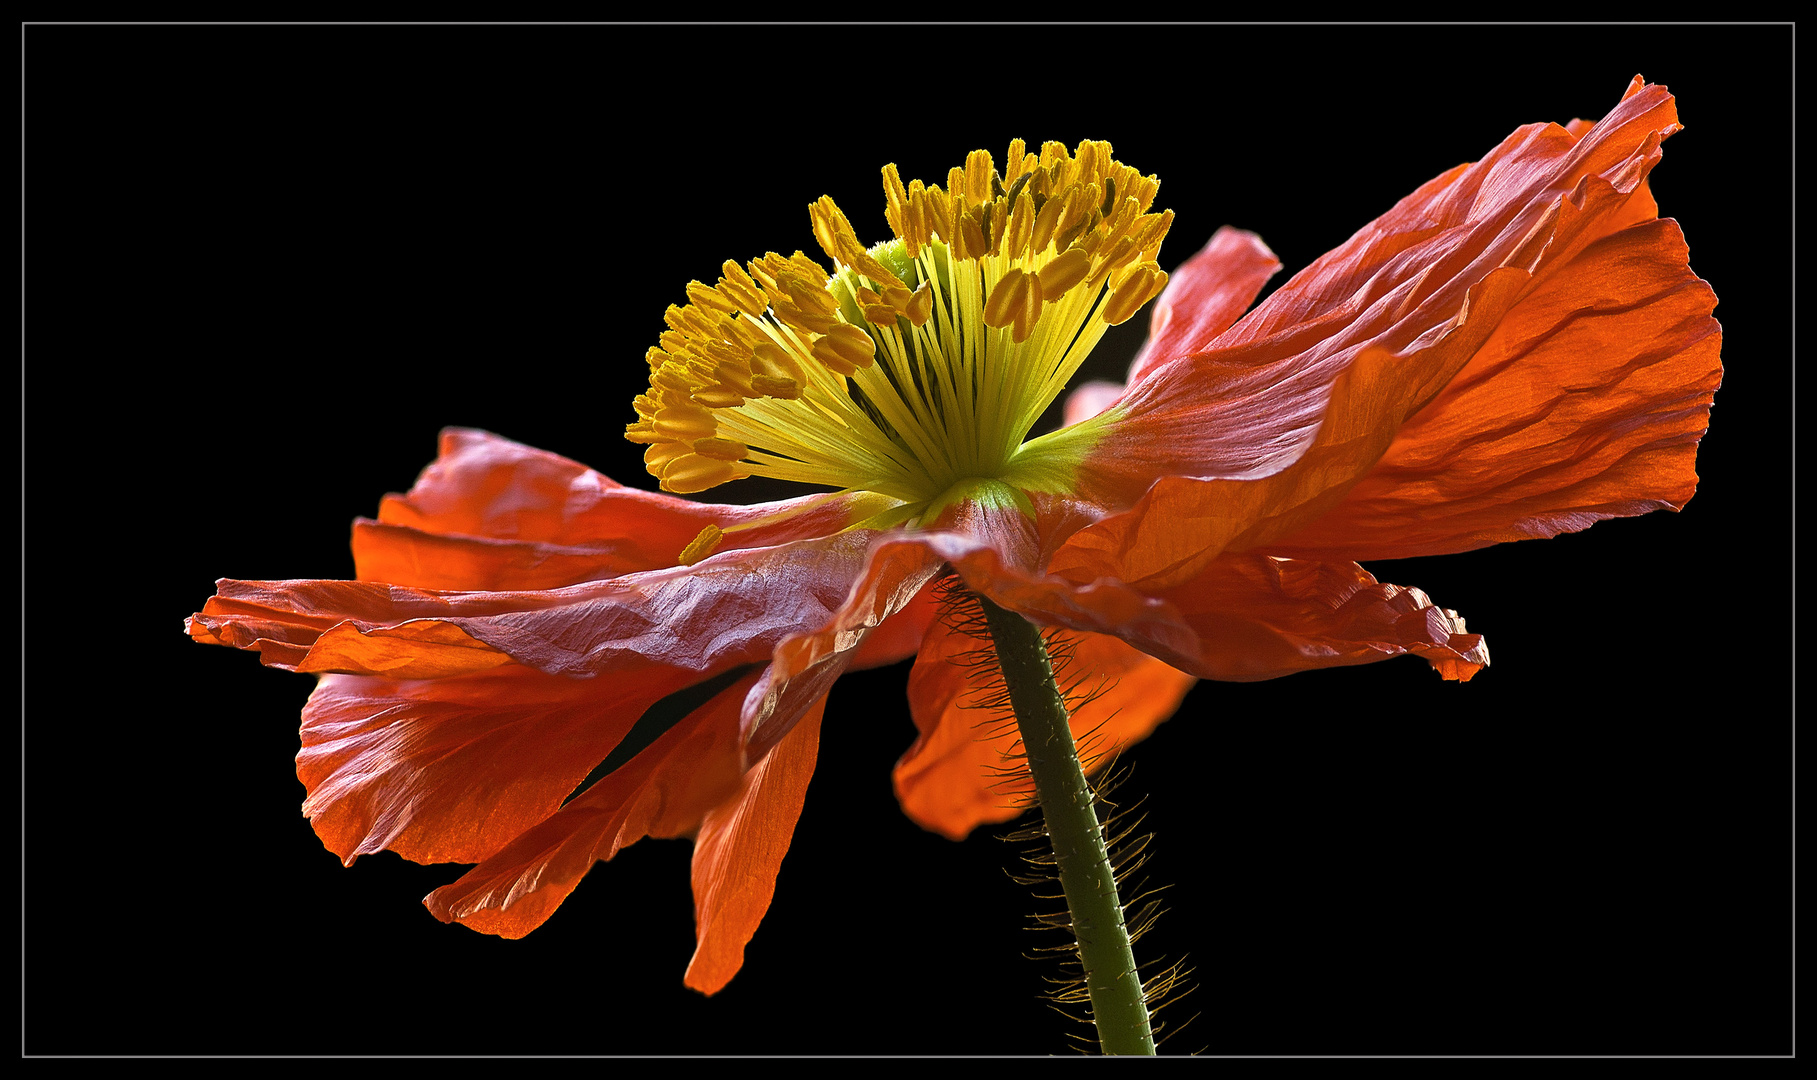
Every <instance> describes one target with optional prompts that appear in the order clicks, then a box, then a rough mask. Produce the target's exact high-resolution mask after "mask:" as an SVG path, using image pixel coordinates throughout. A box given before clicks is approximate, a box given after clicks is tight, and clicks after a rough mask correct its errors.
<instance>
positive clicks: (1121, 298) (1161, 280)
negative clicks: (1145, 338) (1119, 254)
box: [1104, 263, 1167, 326]
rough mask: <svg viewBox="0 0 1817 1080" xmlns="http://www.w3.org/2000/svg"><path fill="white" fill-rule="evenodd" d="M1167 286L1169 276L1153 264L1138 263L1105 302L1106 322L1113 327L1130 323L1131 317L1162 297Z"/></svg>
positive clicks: (1130, 269)
mask: <svg viewBox="0 0 1817 1080" xmlns="http://www.w3.org/2000/svg"><path fill="white" fill-rule="evenodd" d="M1166 284H1167V274H1166V272H1165V271H1163V270H1162V269H1161V268H1160V267H1158V266H1156V265H1154V264H1153V263H1138V264H1136V265H1135V266H1132V267H1130V268H1129V272H1128V273H1127V274H1126V275H1125V276H1124V278H1123V280H1122V283H1121V284H1119V285H1118V286H1117V287H1116V288H1115V289H1112V290H1111V293H1110V299H1109V300H1106V301H1105V302H1104V321H1105V322H1107V323H1109V324H1110V325H1112V326H1117V325H1120V324H1122V323H1124V322H1127V321H1129V317H1130V316H1132V315H1134V314H1135V313H1136V312H1137V311H1138V310H1140V309H1141V307H1142V305H1143V304H1146V303H1148V302H1149V301H1150V300H1152V299H1154V298H1155V297H1156V296H1158V295H1160V292H1161V288H1162V287H1163V286H1165V285H1166Z"/></svg>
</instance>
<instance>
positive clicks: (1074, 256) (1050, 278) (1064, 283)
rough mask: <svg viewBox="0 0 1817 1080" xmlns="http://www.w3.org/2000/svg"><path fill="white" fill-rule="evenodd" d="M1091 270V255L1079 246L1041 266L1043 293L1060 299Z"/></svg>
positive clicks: (1049, 297) (1051, 298)
mask: <svg viewBox="0 0 1817 1080" xmlns="http://www.w3.org/2000/svg"><path fill="white" fill-rule="evenodd" d="M1090 272H1091V256H1090V255H1087V254H1086V253H1085V252H1083V251H1080V250H1079V249H1078V248H1070V249H1068V250H1067V251H1066V252H1065V253H1063V254H1062V255H1060V256H1059V257H1058V258H1056V259H1054V260H1053V261H1052V262H1050V263H1048V264H1047V265H1046V266H1043V267H1042V268H1041V273H1040V277H1041V295H1042V296H1045V297H1047V298H1048V299H1049V300H1058V299H1060V297H1062V296H1064V295H1065V294H1066V293H1067V292H1069V291H1070V290H1071V289H1072V287H1073V286H1074V285H1077V284H1078V283H1079V282H1081V281H1084V280H1085V275H1086V274H1089V273H1090Z"/></svg>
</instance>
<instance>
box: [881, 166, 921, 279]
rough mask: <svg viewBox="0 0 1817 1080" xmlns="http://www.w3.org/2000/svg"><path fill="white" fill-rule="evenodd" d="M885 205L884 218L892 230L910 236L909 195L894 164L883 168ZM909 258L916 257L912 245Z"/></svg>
mask: <svg viewBox="0 0 1817 1080" xmlns="http://www.w3.org/2000/svg"><path fill="white" fill-rule="evenodd" d="M883 203H884V205H883V216H884V219H885V220H886V221H888V222H889V223H890V229H891V230H892V231H894V232H895V234H896V235H897V236H902V237H906V236H908V235H909V226H908V220H909V194H908V189H907V188H904V187H903V186H902V174H901V173H899V172H897V171H896V165H895V163H894V162H891V163H890V164H888V165H885V166H884V167H883ZM909 257H910V258H913V257H914V251H913V244H912V243H911V245H910V253H909Z"/></svg>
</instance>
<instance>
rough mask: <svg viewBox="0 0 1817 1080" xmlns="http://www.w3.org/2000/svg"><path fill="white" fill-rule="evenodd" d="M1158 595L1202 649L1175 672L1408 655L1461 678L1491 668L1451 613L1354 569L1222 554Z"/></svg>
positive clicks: (1274, 672)
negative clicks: (1171, 607) (1171, 606)
mask: <svg viewBox="0 0 1817 1080" xmlns="http://www.w3.org/2000/svg"><path fill="white" fill-rule="evenodd" d="M1163 595H1164V596H1165V597H1166V598H1167V599H1168V600H1169V601H1171V603H1172V604H1173V606H1174V608H1175V609H1176V610H1177V611H1178V612H1179V613H1180V618H1181V619H1182V621H1183V622H1184V623H1185V624H1186V625H1187V626H1189V627H1191V628H1192V630H1193V631H1194V632H1195V633H1196V634H1197V635H1198V639H1199V643H1200V645H1199V655H1198V656H1197V657H1196V658H1194V660H1193V661H1191V662H1188V663H1184V664H1182V665H1180V666H1182V667H1183V668H1185V670H1187V671H1190V672H1192V673H1194V674H1196V675H1201V676H1204V677H1205V678H1208V679H1224V680H1228V681H1232V682H1248V681H1252V680H1257V679H1273V678H1276V677H1278V676H1281V675H1290V674H1292V673H1294V672H1296V671H1310V670H1313V669H1315V668H1327V667H1343V666H1348V665H1351V664H1367V663H1371V662H1373V661H1376V660H1386V659H1388V658H1390V657H1394V656H1402V655H1405V654H1407V653H1413V654H1414V655H1417V656H1421V657H1424V658H1425V659H1426V660H1427V661H1428V662H1429V663H1431V664H1432V666H1433V668H1434V669H1436V670H1437V671H1438V673H1439V674H1440V675H1442V676H1444V677H1445V678H1447V679H1457V680H1460V681H1461V680H1467V679H1469V678H1470V677H1471V676H1472V675H1475V674H1476V673H1477V672H1478V671H1479V670H1481V669H1482V668H1484V667H1486V666H1487V665H1488V663H1489V648H1488V646H1487V645H1486V644H1484V642H1483V638H1482V635H1480V634H1471V633H1467V632H1466V631H1465V628H1464V620H1463V619H1462V618H1461V617H1459V616H1458V615H1457V613H1456V612H1454V611H1448V610H1446V609H1443V608H1439V607H1436V606H1434V605H1433V603H1432V600H1431V599H1430V598H1429V597H1427V595H1426V594H1425V593H1423V592H1421V591H1420V590H1418V589H1410V588H1402V587H1400V586H1398V585H1389V584H1386V583H1382V582H1378V581H1376V580H1375V578H1374V577H1373V576H1371V575H1370V574H1369V573H1368V572H1367V571H1365V570H1364V569H1363V568H1362V567H1360V566H1358V565H1356V564H1355V563H1349V562H1311V561H1306V560H1300V559H1280V558H1274V557H1271V556H1267V555H1256V554H1233V555H1225V556H1224V557H1223V558H1220V559H1218V560H1217V561H1216V562H1214V563H1212V564H1211V565H1210V566H1209V567H1207V568H1206V569H1205V570H1204V571H1203V572H1202V573H1201V574H1200V575H1199V576H1198V577H1197V578H1196V579H1194V580H1193V581H1191V582H1189V583H1187V584H1185V585H1182V586H1180V587H1178V588H1175V589H1171V590H1169V591H1167V592H1166V593H1164V594H1163Z"/></svg>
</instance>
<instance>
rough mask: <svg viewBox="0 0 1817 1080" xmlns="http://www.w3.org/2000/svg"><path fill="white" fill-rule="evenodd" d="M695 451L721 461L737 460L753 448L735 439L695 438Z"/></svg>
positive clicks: (716, 437)
mask: <svg viewBox="0 0 1817 1080" xmlns="http://www.w3.org/2000/svg"><path fill="white" fill-rule="evenodd" d="M694 452H695V453H696V454H699V455H700V456H701V457H710V458H718V459H719V460H720V461H737V460H738V459H740V458H742V457H744V456H745V455H746V454H748V453H750V452H751V448H750V447H748V446H746V445H745V444H744V443H741V442H738V441H737V440H735V439H721V438H719V437H718V436H715V437H713V438H711V439H695V440H694Z"/></svg>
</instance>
